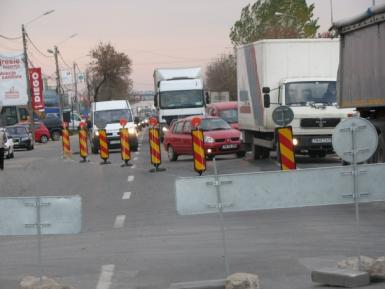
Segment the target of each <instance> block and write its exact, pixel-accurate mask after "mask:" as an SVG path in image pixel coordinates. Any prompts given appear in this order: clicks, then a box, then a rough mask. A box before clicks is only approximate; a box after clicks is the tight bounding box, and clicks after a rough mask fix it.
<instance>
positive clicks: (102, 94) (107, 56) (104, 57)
mask: <svg viewBox="0 0 385 289" xmlns="http://www.w3.org/2000/svg"><path fill="white" fill-rule="evenodd" d="M90 55H91V56H92V58H93V60H92V61H91V63H90V65H89V70H88V72H89V73H88V76H89V80H88V82H87V84H88V85H89V89H90V90H92V91H93V97H94V101H100V100H112V99H124V98H126V97H127V96H128V92H129V90H130V89H131V88H132V81H131V80H130V78H129V75H130V74H131V72H132V68H131V66H132V61H131V59H130V58H129V57H128V56H127V55H126V54H124V53H119V52H117V51H116V50H115V48H114V47H113V46H112V45H111V44H110V43H103V42H100V43H99V44H98V46H97V47H96V48H95V49H93V50H91V51H90Z"/></svg>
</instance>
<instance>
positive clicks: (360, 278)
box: [311, 268, 370, 288]
mask: <svg viewBox="0 0 385 289" xmlns="http://www.w3.org/2000/svg"><path fill="white" fill-rule="evenodd" d="M311 279H312V281H313V282H315V283H320V284H324V285H329V286H341V287H346V288H355V287H361V286H365V285H368V284H369V283H370V277H369V274H368V273H367V272H359V271H352V270H347V269H339V268H324V269H320V270H315V271H312V272H311Z"/></svg>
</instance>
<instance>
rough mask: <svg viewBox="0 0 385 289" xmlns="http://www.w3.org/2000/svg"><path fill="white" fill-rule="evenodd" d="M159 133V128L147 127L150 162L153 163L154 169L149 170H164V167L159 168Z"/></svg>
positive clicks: (160, 159)
mask: <svg viewBox="0 0 385 289" xmlns="http://www.w3.org/2000/svg"><path fill="white" fill-rule="evenodd" d="M159 136H160V133H159V128H155V127H151V128H150V129H149V140H150V154H151V164H153V165H154V167H155V169H152V170H150V172H158V171H164V170H165V169H164V168H160V167H159V166H160V164H161V163H162V157H161V152H160V137H159Z"/></svg>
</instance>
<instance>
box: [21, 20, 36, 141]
mask: <svg viewBox="0 0 385 289" xmlns="http://www.w3.org/2000/svg"><path fill="white" fill-rule="evenodd" d="M21 34H22V36H23V52H24V66H25V77H26V80H27V96H28V113H29V119H30V130H31V133H32V145H33V144H34V142H35V119H34V116H33V106H32V94H31V86H30V83H29V67H28V54H27V38H26V36H27V33H26V32H25V27H24V24H22V25H21Z"/></svg>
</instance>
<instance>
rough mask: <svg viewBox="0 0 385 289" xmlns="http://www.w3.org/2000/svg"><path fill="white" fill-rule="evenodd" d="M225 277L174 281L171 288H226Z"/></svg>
mask: <svg viewBox="0 0 385 289" xmlns="http://www.w3.org/2000/svg"><path fill="white" fill-rule="evenodd" d="M224 288H225V279H218V280H203V281H194V282H181V283H172V284H171V286H170V289H224Z"/></svg>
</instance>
